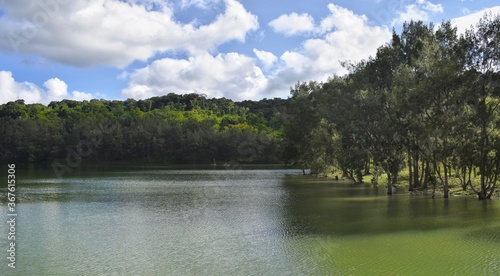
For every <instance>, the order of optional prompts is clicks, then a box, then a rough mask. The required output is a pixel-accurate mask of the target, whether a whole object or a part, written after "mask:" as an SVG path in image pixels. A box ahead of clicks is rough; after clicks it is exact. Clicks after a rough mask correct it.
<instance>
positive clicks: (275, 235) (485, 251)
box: [0, 168, 500, 275]
mask: <svg viewBox="0 0 500 276" xmlns="http://www.w3.org/2000/svg"><path fill="white" fill-rule="evenodd" d="M300 174H301V171H295V170H213V169H209V170H172V169H163V168H149V169H148V168H127V169H120V170H117V169H102V168H100V169H96V168H90V169H88V168H86V169H84V170H82V171H79V172H75V173H74V174H72V175H68V178H64V179H55V178H53V176H51V175H50V174H49V173H46V172H45V171H41V172H36V171H35V172H34V171H33V170H29V171H26V172H19V173H18V178H19V184H18V185H19V190H18V198H19V200H20V203H19V211H18V213H19V225H18V235H17V236H18V237H17V239H18V240H19V247H18V251H19V252H18V254H19V256H20V257H19V259H18V269H16V271H15V272H16V273H17V275H81V274H97V275H110V274H117V275H121V274H141V275H287V274H292V275H346V274H352V275H367V274H375V275H377V274H378V275H387V274H395V275H407V274H417V275H419V274H420V275H428V274H447V275H449V274H457V275H471V274H477V273H475V272H479V274H485V275H491V274H499V273H500V267H499V266H498V264H499V263H500V259H499V258H500V257H499V256H500V254H499V253H500V251H499V249H498V248H500V246H499V245H500V224H499V218H500V216H499V214H498V210H499V208H500V207H499V205H498V202H497V201H478V200H476V199H473V198H450V199H449V200H443V199H435V200H433V199H430V198H429V197H426V196H424V195H413V196H409V195H405V194H399V195H394V196H391V197H389V196H387V195H385V191H384V189H380V190H377V189H374V188H372V187H370V186H366V185H352V184H349V183H344V182H335V181H331V180H325V179H315V178H308V177H302V176H300ZM2 200H4V196H3V195H2ZM5 206H6V204H5V202H4V201H2V206H1V208H0V209H1V210H0V211H1V212H2V214H6V210H5ZM0 230H2V233H6V225H5V224H1V226H0ZM0 245H1V246H2V247H4V248H5V247H6V246H7V243H6V241H5V240H2V242H1V244H0ZM416 267H418V270H415V269H416ZM5 269H6V266H3V267H2V268H1V270H0V272H1V273H0V274H1V275H6V274H5V272H6V271H5ZM416 271H418V273H417V272H416ZM7 272H12V271H7ZM14 275H16V274H14Z"/></svg>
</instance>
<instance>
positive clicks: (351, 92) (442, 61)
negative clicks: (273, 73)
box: [283, 14, 500, 199]
mask: <svg viewBox="0 0 500 276" xmlns="http://www.w3.org/2000/svg"><path fill="white" fill-rule="evenodd" d="M344 66H346V68H348V70H349V73H348V74H346V75H345V76H334V77H332V78H330V79H329V80H328V81H327V82H324V83H317V82H308V83H297V84H296V85H295V87H293V88H292V89H291V98H290V99H289V101H288V102H287V108H288V110H294V111H295V112H294V113H288V115H287V118H286V119H287V123H286V124H285V127H284V137H285V139H284V141H283V151H284V152H283V157H284V159H285V160H286V161H287V162H288V163H290V164H294V165H296V166H299V167H307V168H311V172H312V173H315V174H323V173H324V174H326V173H329V172H331V171H332V170H334V169H335V168H337V169H339V170H340V171H341V172H342V174H344V175H345V176H346V177H348V178H350V179H352V180H353V181H355V182H362V181H363V178H364V176H366V175H368V174H369V175H371V176H372V182H373V183H374V185H377V183H378V180H379V177H380V176H381V175H382V173H384V174H385V175H386V176H387V181H388V190H387V191H388V193H389V194H390V193H392V185H393V184H395V183H396V182H398V177H399V175H400V173H401V172H402V171H403V170H405V171H407V172H408V176H407V177H408V186H409V190H416V189H422V188H427V187H431V186H432V187H434V188H435V185H436V184H438V185H442V188H443V192H444V197H445V198H447V197H448V193H449V186H450V182H451V181H457V182H458V183H460V185H461V187H462V189H463V190H466V189H471V190H473V191H474V192H475V193H476V194H477V195H478V197H479V198H480V199H486V198H490V197H491V196H492V195H493V193H494V191H495V187H496V185H497V182H498V175H499V174H500V70H499V69H500V16H498V15H497V16H494V15H492V14H487V15H485V16H484V17H483V18H482V19H481V20H480V22H479V23H477V25H476V26H473V27H471V28H470V29H468V30H467V31H466V32H465V33H464V34H461V35H458V34H457V29H456V28H454V27H453V26H452V25H451V23H450V22H443V23H442V24H441V25H439V26H434V25H433V24H428V25H426V24H424V23H423V22H413V21H412V22H409V23H405V24H404V26H403V29H402V31H401V33H400V34H397V33H396V32H394V31H393V35H392V39H391V41H390V43H388V44H386V45H383V46H381V47H380V48H379V49H378V50H377V54H376V56H375V57H371V58H369V59H368V60H364V61H362V62H359V63H356V64H352V63H347V62H346V63H345V64H344Z"/></svg>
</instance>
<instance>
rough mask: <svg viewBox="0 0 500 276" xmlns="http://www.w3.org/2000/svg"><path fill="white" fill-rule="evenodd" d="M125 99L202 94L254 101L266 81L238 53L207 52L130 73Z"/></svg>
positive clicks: (158, 62)
mask: <svg viewBox="0 0 500 276" xmlns="http://www.w3.org/2000/svg"><path fill="white" fill-rule="evenodd" d="M129 78H130V80H129V84H128V87H127V88H125V89H124V90H122V94H123V95H124V96H126V97H132V98H136V99H144V98H148V97H152V96H156V95H164V94H167V93H169V92H175V93H182V94H184V93H203V94H207V95H208V96H209V97H228V98H231V99H237V100H242V99H257V98H258V94H259V93H260V92H262V91H263V90H264V88H265V86H266V82H267V80H266V78H265V77H264V74H263V73H262V71H261V69H260V68H259V67H257V66H256V65H255V60H254V59H252V58H249V57H247V56H245V55H241V54H237V53H228V54H218V55H217V56H212V55H210V54H208V53H204V54H200V55H197V56H193V57H190V58H189V59H171V58H164V59H159V60H156V61H154V62H153V63H152V64H150V65H148V66H146V67H144V68H141V69H137V70H135V71H134V72H132V73H131V74H129Z"/></svg>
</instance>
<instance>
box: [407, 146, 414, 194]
mask: <svg viewBox="0 0 500 276" xmlns="http://www.w3.org/2000/svg"><path fill="white" fill-rule="evenodd" d="M408 170H409V173H408V176H409V177H408V182H409V184H408V191H410V192H411V191H413V188H414V184H413V162H412V158H411V153H410V150H408Z"/></svg>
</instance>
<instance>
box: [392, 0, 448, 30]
mask: <svg viewBox="0 0 500 276" xmlns="http://www.w3.org/2000/svg"><path fill="white" fill-rule="evenodd" d="M443 12H444V8H443V6H442V5H441V4H434V3H432V2H430V1H427V0H417V1H416V2H414V3H413V4H409V5H407V6H406V7H405V10H404V11H400V12H398V17H397V18H395V19H394V20H392V25H393V26H394V25H398V24H403V23H404V22H409V21H410V20H413V21H419V20H421V21H428V20H429V19H430V16H431V14H438V13H443Z"/></svg>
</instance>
